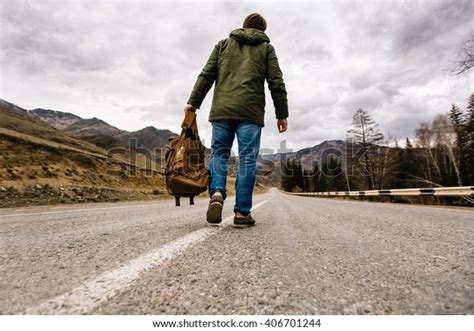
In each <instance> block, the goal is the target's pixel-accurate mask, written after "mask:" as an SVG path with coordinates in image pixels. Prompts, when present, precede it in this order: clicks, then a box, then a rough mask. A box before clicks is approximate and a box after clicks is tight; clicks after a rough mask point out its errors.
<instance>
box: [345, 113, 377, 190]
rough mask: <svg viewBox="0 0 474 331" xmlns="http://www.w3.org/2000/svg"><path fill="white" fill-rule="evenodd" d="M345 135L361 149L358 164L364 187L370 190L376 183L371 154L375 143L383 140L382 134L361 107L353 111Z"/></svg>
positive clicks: (375, 148)
mask: <svg viewBox="0 0 474 331" xmlns="http://www.w3.org/2000/svg"><path fill="white" fill-rule="evenodd" d="M347 136H348V139H347V140H348V142H349V143H350V144H352V145H353V146H354V145H358V146H360V148H361V149H362V152H363V154H362V158H361V160H359V164H360V165H361V166H362V169H363V175H364V176H365V182H366V188H367V189H369V190H372V189H374V187H375V186H376V184H377V183H376V176H375V173H374V162H375V160H374V156H373V154H374V152H376V150H377V144H378V143H380V142H382V141H383V139H384V136H383V134H382V133H381V132H380V129H379V126H378V124H377V123H376V122H375V121H374V120H373V119H372V117H371V116H370V115H369V113H368V112H367V111H366V110H363V109H361V108H359V109H358V110H357V111H356V112H355V114H354V116H353V118H352V128H351V129H349V130H348V131H347Z"/></svg>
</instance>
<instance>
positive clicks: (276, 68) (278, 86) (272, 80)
mask: <svg viewBox="0 0 474 331" xmlns="http://www.w3.org/2000/svg"><path fill="white" fill-rule="evenodd" d="M266 79H267V83H268V88H269V89H270V93H271V95H272V99H273V105H274V106H275V113H276V118H278V119H284V118H287V117H288V99H287V94H286V88H285V82H284V81H283V73H282V72H281V70H280V65H279V64H278V58H277V56H276V53H275V48H274V47H273V46H272V45H271V44H268V49H267V75H266Z"/></svg>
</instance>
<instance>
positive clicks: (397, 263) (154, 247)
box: [0, 189, 474, 314]
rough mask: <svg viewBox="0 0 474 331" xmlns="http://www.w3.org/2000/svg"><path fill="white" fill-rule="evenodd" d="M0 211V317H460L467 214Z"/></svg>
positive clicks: (295, 202) (467, 267)
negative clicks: (240, 224) (234, 222)
mask: <svg viewBox="0 0 474 331" xmlns="http://www.w3.org/2000/svg"><path fill="white" fill-rule="evenodd" d="M254 205H255V206H256V209H255V210H254V212H253V215H254V217H255V218H256V219H257V226H255V227H253V228H249V229H235V228H232V227H231V226H230V221H231V219H230V216H231V215H232V199H229V201H227V202H226V205H225V210H224V216H225V217H226V218H227V219H226V220H225V222H224V224H223V225H220V226H218V227H215V226H208V225H207V224H206V223H205V219H204V216H205V210H206V207H207V200H206V199H196V205H195V206H188V205H183V206H182V207H174V204H173V202H172V201H171V200H169V201H160V202H134V203H130V202H129V203H116V204H87V205H80V206H67V207H62V206H61V207H31V208H23V209H10V208H6V209H2V210H0V313H1V314H25V313H29V314H76V313H80V314H472V313H473V312H474V291H473V288H474V286H473V285H474V281H473V280H474V277H473V276H474V250H473V247H474V245H473V244H474V231H473V230H474V212H473V211H471V210H465V209H463V210H456V209H452V208H439V207H424V206H412V205H399V204H385V203H384V204H382V203H371V202H360V201H343V200H332V199H321V198H311V197H295V196H288V195H285V194H283V193H280V192H278V191H277V190H275V189H273V190H271V191H270V192H269V193H266V194H261V195H257V196H256V197H255V204H254Z"/></svg>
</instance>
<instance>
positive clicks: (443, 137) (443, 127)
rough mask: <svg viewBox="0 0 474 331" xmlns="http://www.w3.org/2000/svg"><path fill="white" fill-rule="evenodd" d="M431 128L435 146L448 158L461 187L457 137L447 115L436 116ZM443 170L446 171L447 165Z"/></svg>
mask: <svg viewBox="0 0 474 331" xmlns="http://www.w3.org/2000/svg"><path fill="white" fill-rule="evenodd" d="M432 127H433V132H434V134H435V139H436V143H437V145H438V146H439V147H440V149H441V150H444V152H445V153H446V155H447V156H448V159H449V161H450V162H451V164H452V165H453V167H454V172H455V174H456V182H457V184H458V185H459V186H462V180H461V171H460V167H459V153H458V152H457V137H456V131H455V130H454V125H453V122H452V121H451V119H450V118H449V116H448V114H442V115H437V116H436V117H435V118H434V120H433V125H432ZM444 168H445V169H446V168H447V165H445V167H444Z"/></svg>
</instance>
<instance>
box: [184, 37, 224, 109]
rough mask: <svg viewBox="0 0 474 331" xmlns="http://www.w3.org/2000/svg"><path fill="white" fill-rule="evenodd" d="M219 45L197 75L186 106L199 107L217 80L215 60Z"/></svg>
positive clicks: (218, 44)
mask: <svg viewBox="0 0 474 331" xmlns="http://www.w3.org/2000/svg"><path fill="white" fill-rule="evenodd" d="M220 45H221V42H219V43H217V45H216V46H214V49H213V50H212V53H211V56H209V59H208V60H207V63H206V65H205V66H204V68H203V69H202V71H201V73H200V74H199V76H198V79H197V81H196V83H195V84H194V87H193V91H192V92H191V95H190V97H189V99H188V104H190V105H193V106H194V107H196V108H199V107H201V104H202V102H203V101H204V98H205V97H206V94H207V92H209V90H210V89H211V87H212V84H214V81H215V80H216V78H217V60H218V56H219V49H220Z"/></svg>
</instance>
